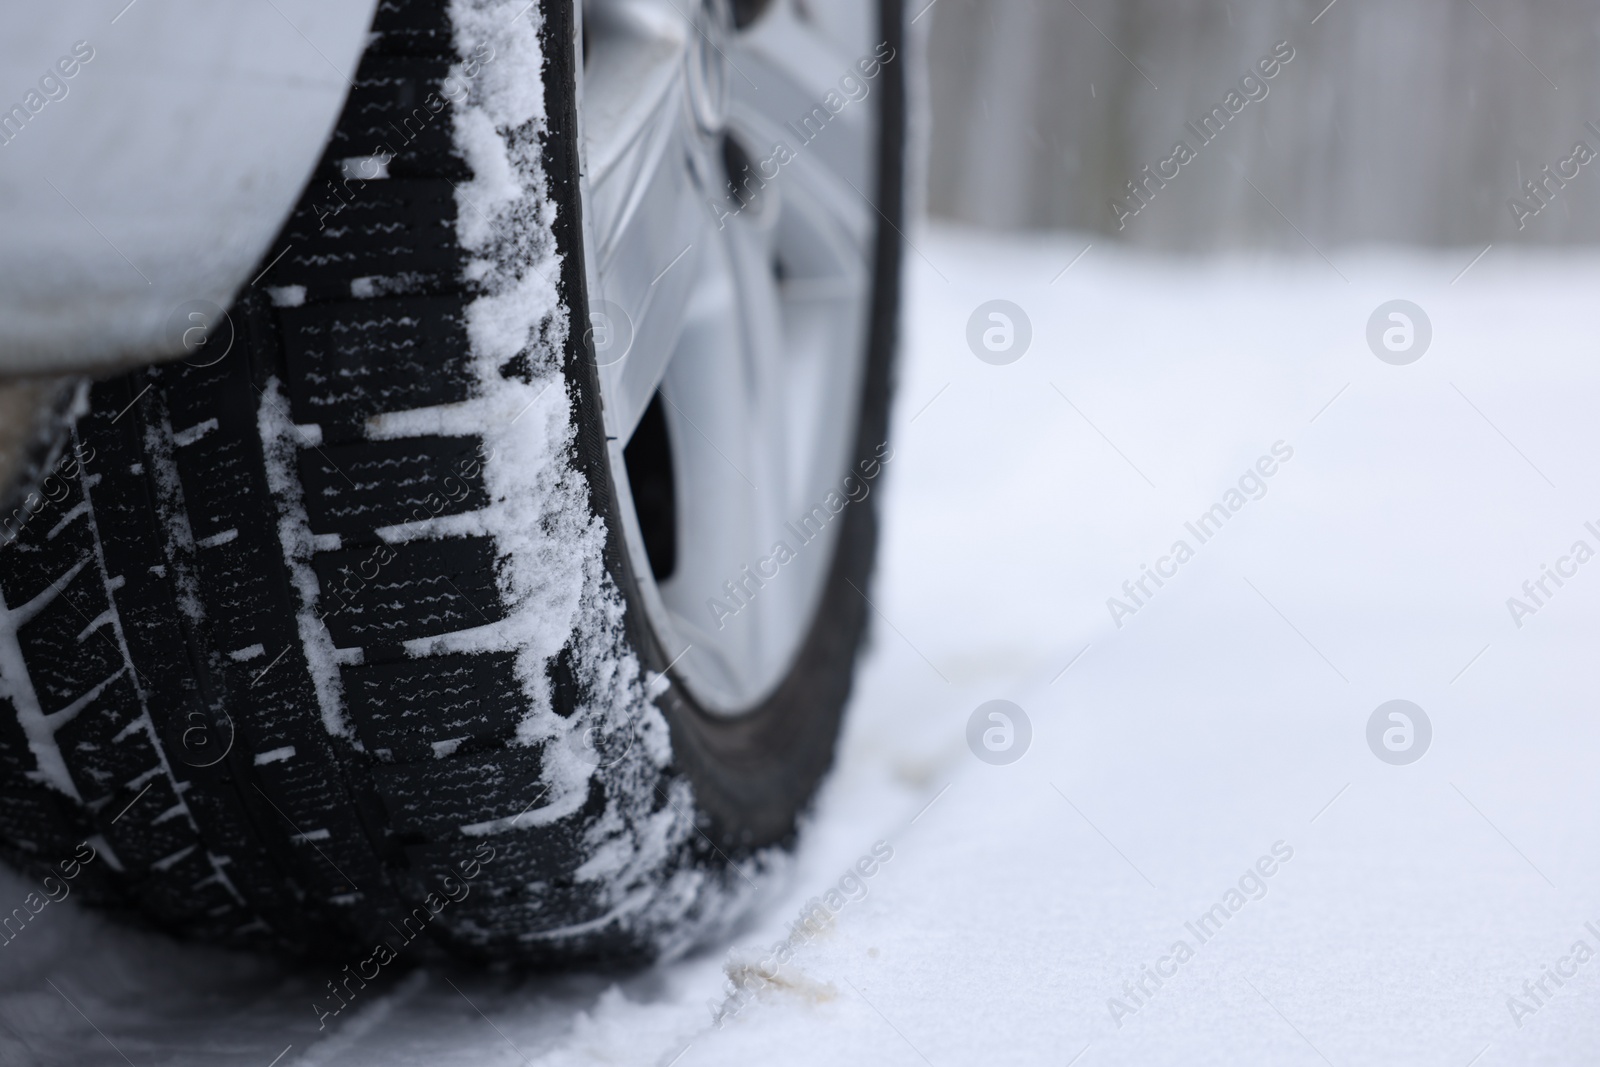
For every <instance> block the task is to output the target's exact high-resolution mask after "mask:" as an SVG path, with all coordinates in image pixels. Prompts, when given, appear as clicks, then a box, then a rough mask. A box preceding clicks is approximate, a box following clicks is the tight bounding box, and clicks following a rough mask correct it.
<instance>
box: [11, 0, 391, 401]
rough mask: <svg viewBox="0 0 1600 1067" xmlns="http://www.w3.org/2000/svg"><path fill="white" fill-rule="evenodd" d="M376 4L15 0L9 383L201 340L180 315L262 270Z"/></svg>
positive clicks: (172, 350)
mask: <svg viewBox="0 0 1600 1067" xmlns="http://www.w3.org/2000/svg"><path fill="white" fill-rule="evenodd" d="M375 7H376V0H134V2H133V3H132V4H128V3H127V0H95V2H85V0H50V2H49V3H38V4H26V5H23V4H15V5H8V9H7V11H6V27H5V32H4V33H3V34H0V377H5V376H11V375H19V374H41V373H43V374H58V373H65V372H76V371H85V370H100V369H108V368H111V367H114V366H117V365H122V364H128V363H135V362H140V361H148V360H152V359H159V358H163V357H170V356H174V355H180V354H182V347H181V342H180V338H181V332H182V331H181V330H179V331H177V332H176V333H175V332H174V331H173V330H172V328H171V327H170V326H169V318H171V316H172V314H173V312H174V310H175V309H177V308H178V307H179V306H180V305H182V304H184V303H187V302H190V301H195V300H202V301H208V302H210V303H213V304H216V305H219V306H222V307H226V306H227V305H228V303H229V302H230V301H231V299H232V298H233V296H234V294H235V292H236V291H237V290H238V289H239V287H240V286H242V285H244V284H246V283H248V282H249V281H250V280H251V276H252V274H253V273H254V272H255V271H256V270H257V269H259V264H260V261H261V259H262V257H263V256H264V255H265V254H266V253H267V252H268V251H269V247H268V246H269V243H270V242H271V241H272V239H273V237H274V236H275V235H276V233H277V232H278V230H279V228H280V227H281V226H282V224H283V222H284V220H285V219H286V218H287V216H288V213H289V211H290V209H291V208H292V207H293V205H294V202H295V200H296V199H297V197H298V196H299V193H300V191H301V189H302V188H303V187H304V185H305V182H306V180H307V178H308V177H309V176H310V175H311V172H312V170H313V168H314V167H315V165H316V163H317V160H318V159H319V157H320V156H321V154H322V152H323V148H324V146H325V144H326V142H327V139H328V135H329V133H330V132H331V130H332V128H333V124H334V122H335V120H336V119H337V117H338V115H339V111H340V108H341V106H342V104H343V102H344V99H345V96H346V94H347V93H348V91H349V89H350V83H351V79H353V77H354V75H355V69H356V65H357V63H358V61H359V59H360V55H361V51H362V48H363V47H364V45H365V43H366V39H367V31H368V27H369V26H370V25H371V22H372V14H373V10H374V8H375ZM75 47H76V49H77V53H76V58H77V62H76V64H74V62H73V59H74V58H75V57H74V48H75ZM86 54H87V55H89V58H88V59H87V61H86V62H85V61H83V59H82V57H83V56H85V55H86ZM64 58H65V59H67V60H68V62H66V63H65V64H61V63H60V61H61V60H63V59H64ZM74 66H75V67H76V69H74ZM67 70H73V73H72V76H71V77H66V76H65V73H64V72H65V71H67ZM14 108H20V109H21V114H22V115H25V116H26V118H25V119H24V118H22V117H21V116H20V115H19V114H18V112H16V111H14V110H13V109H14Z"/></svg>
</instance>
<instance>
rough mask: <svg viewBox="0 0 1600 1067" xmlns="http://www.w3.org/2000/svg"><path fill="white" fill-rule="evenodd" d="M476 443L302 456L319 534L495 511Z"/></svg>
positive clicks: (423, 440) (426, 441)
mask: <svg viewBox="0 0 1600 1067" xmlns="http://www.w3.org/2000/svg"><path fill="white" fill-rule="evenodd" d="M479 449H480V444H479V439H478V438H476V437H411V438H403V439H401V440H397V441H365V442H361V443H358V444H349V445H329V446H327V447H324V448H312V449H306V450H304V451H302V452H301V453H300V484H301V486H302V488H303V490H304V492H305V502H306V509H307V511H308V513H309V515H310V521H311V529H312V530H313V531H314V532H316V533H336V534H346V535H348V534H370V533H371V532H372V531H373V530H375V529H377V528H379V527H380V526H394V525H398V524H400V523H406V522H414V521H418V520H424V519H431V518H437V517H440V516H444V515H459V514H463V513H465V512H469V511H477V510H479V509H480V508H484V507H487V506H488V504H489V493H488V490H487V489H486V488H485V487H484V484H483V474H482V471H481V464H480V463H479V462H478V461H477V460H476V459H475V457H476V456H477V455H478V452H479Z"/></svg>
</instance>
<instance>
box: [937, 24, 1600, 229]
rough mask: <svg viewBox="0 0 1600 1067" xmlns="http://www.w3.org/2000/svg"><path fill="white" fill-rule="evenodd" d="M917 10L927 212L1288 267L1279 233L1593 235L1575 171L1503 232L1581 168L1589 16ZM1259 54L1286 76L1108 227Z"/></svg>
mask: <svg viewBox="0 0 1600 1067" xmlns="http://www.w3.org/2000/svg"><path fill="white" fill-rule="evenodd" d="M922 3H926V0H914V3H913V7H914V8H915V7H920V6H921V4H922ZM925 10H926V14H925V15H924V17H925V18H927V19H931V20H932V26H931V28H930V30H929V32H930V34H931V42H930V46H929V58H930V63H929V72H930V79H931V88H932V103H933V129H932V143H931V153H932V158H931V166H930V172H929V189H928V191H929V207H930V210H931V211H932V213H933V214H934V215H935V216H936V217H943V218H949V219H956V220H962V221H966V222H971V223H979V224H982V225H985V226H994V227H1001V228H1004V229H1024V228H1038V227H1049V228H1068V229H1074V230H1085V231H1093V232H1098V233H1103V234H1107V235H1111V234H1115V235H1116V237H1117V238H1118V239H1120V240H1123V241H1127V242H1130V243H1132V244H1136V245H1140V246H1144V247H1148V248H1159V249H1175V250H1184V251H1198V250H1207V249H1219V248H1233V247H1267V248H1281V249H1288V250H1295V249H1296V248H1297V246H1298V248H1299V250H1304V246H1303V239H1302V237H1301V236H1299V235H1297V234H1296V232H1295V228H1298V229H1299V230H1300V231H1302V233H1303V234H1304V239H1305V240H1309V241H1311V242H1315V243H1316V244H1317V245H1319V246H1320V245H1325V244H1348V243H1357V242H1360V243H1367V242H1371V243H1389V244H1392V243H1407V244H1426V245H1441V244H1443V245H1471V244H1474V243H1477V244H1479V245H1482V244H1483V243H1484V242H1488V241H1499V240H1508V239H1512V238H1515V239H1516V240H1519V241H1525V242H1531V243H1540V244H1565V243H1575V242H1589V241H1594V240H1595V239H1596V238H1597V237H1600V181H1597V180H1595V178H1594V176H1593V175H1591V174H1590V173H1589V170H1590V169H1591V168H1589V167H1583V168H1582V169H1581V172H1580V173H1579V175H1578V176H1577V178H1576V179H1575V180H1573V181H1570V182H1568V183H1567V184H1566V187H1565V188H1559V189H1558V188H1557V187H1556V186H1555V185H1554V184H1551V185H1549V186H1547V188H1549V189H1552V190H1555V192H1554V195H1553V196H1549V197H1548V198H1549V199H1550V200H1552V203H1551V204H1550V206H1549V207H1548V208H1545V209H1543V210H1541V211H1539V212H1538V214H1537V217H1533V218H1527V219H1525V220H1524V221H1525V223H1526V224H1525V226H1524V227H1523V228H1522V229H1520V230H1519V228H1518V219H1517V216H1516V215H1515V214H1514V213H1513V212H1512V211H1511V209H1510V208H1508V206H1507V200H1508V199H1510V198H1513V197H1518V198H1521V199H1522V200H1523V201H1524V202H1525V203H1526V204H1527V205H1528V206H1529V207H1530V208H1533V207H1537V206H1538V202H1537V201H1535V200H1532V199H1531V198H1530V196H1529V193H1528V192H1527V190H1526V189H1524V183H1525V182H1527V181H1529V180H1531V179H1535V178H1539V177H1542V175H1541V174H1540V171H1541V168H1543V167H1545V166H1549V167H1550V168H1551V169H1552V170H1555V169H1556V168H1557V165H1558V163H1560V162H1561V161H1563V160H1566V159H1568V158H1569V157H1571V155H1572V149H1573V145H1574V143H1575V142H1577V141H1579V140H1583V141H1586V142H1587V143H1588V145H1589V146H1590V147H1591V148H1593V149H1596V150H1600V135H1597V134H1596V133H1594V132H1593V131H1591V130H1588V129H1586V128H1585V125H1584V124H1585V122H1589V121H1595V122H1596V123H1597V124H1600V106H1596V105H1595V104H1594V101H1595V99H1596V89H1597V88H1600V64H1597V63H1596V62H1595V55H1596V44H1597V42H1600V7H1597V6H1596V5H1594V4H1592V3H1584V2H1582V0H1540V2H1539V3H1536V4H1528V3H1517V2H1512V0H1459V2H1450V3H1441V2H1439V0H1384V2H1382V3H1372V2H1369V0H1336V2H1335V3H1333V4H1332V5H1331V6H1330V5H1329V4H1328V0H936V3H935V4H934V5H933V6H932V7H931V8H930V9H925ZM1313 19H1315V20H1316V21H1315V23H1314V24H1313ZM1280 41H1287V42H1289V44H1290V46H1291V47H1292V48H1293V50H1294V58H1293V60H1292V61H1290V62H1289V63H1287V64H1286V65H1284V66H1283V68H1282V70H1281V72H1280V73H1279V74H1278V75H1277V76H1276V77H1275V78H1273V79H1271V81H1270V82H1268V83H1267V86H1268V90H1269V91H1268V94H1267V96H1266V97H1265V98H1263V99H1261V100H1260V101H1257V102H1252V103H1249V104H1248V105H1247V106H1246V107H1244V108H1243V110H1242V111H1241V112H1240V113H1239V114H1238V115H1237V116H1235V117H1234V118H1233V119H1232V121H1230V122H1229V123H1228V125H1227V127H1226V129H1225V130H1224V132H1222V133H1221V134H1220V135H1219V136H1218V137H1216V139H1215V140H1214V141H1213V142H1212V143H1211V144H1209V145H1206V146H1205V147H1204V148H1203V149H1201V151H1200V153H1199V155H1200V158H1199V159H1197V160H1196V161H1194V162H1193V163H1191V164H1190V165H1188V166H1185V167H1183V168H1182V173H1181V176H1180V177H1179V178H1178V179H1176V180H1175V181H1172V182H1169V183H1168V185H1167V187H1166V188H1165V189H1161V190H1159V191H1158V193H1157V195H1156V196H1155V198H1154V200H1153V202H1152V203H1151V205H1150V206H1149V208H1147V209H1146V210H1144V211H1142V212H1141V213H1140V214H1139V215H1138V217H1137V218H1135V219H1129V220H1127V224H1126V227H1125V228H1124V229H1122V230H1121V231H1120V232H1119V231H1118V227H1117V215H1116V213H1115V212H1114V211H1113V210H1112V209H1111V208H1110V207H1109V206H1108V205H1109V203H1110V201H1111V200H1112V198H1113V197H1118V196H1124V197H1125V196H1126V183H1127V182H1128V181H1129V180H1130V179H1133V178H1136V177H1138V172H1139V170H1140V168H1141V167H1143V166H1145V165H1147V164H1148V165H1151V166H1152V167H1154V166H1155V164H1156V163H1157V162H1158V161H1160V160H1163V159H1166V158H1168V157H1169V156H1171V154H1172V149H1173V145H1174V143H1175V142H1176V141H1177V140H1179V139H1187V140H1188V141H1189V142H1190V144H1191V145H1192V146H1194V145H1197V144H1198V138H1196V137H1195V136H1193V134H1191V133H1190V132H1189V131H1188V130H1187V129H1186V128H1185V123H1186V122H1189V121H1192V122H1195V123H1197V124H1198V122H1199V120H1200V119H1201V118H1202V117H1203V116H1204V115H1205V114H1206V113H1207V112H1208V111H1209V110H1210V109H1211V108H1212V107H1214V106H1217V105H1218V104H1220V103H1221V102H1222V100H1223V97H1224V95H1225V94H1226V93H1227V92H1228V91H1229V90H1230V89H1236V86H1237V83H1238V81H1239V79H1240V78H1241V76H1243V75H1244V74H1246V73H1249V72H1250V71H1251V69H1252V67H1253V66H1254V64H1255V63H1256V62H1257V60H1258V59H1260V58H1261V57H1263V56H1266V55H1268V54H1269V53H1270V52H1271V50H1272V47H1273V46H1274V45H1275V44H1276V43H1277V42H1280ZM1568 173H1569V174H1570V173H1571V168H1569V169H1568ZM1252 182H1253V183H1254V184H1255V186H1256V187H1257V189H1258V190H1259V192H1258V191H1257V190H1256V189H1252V188H1251V186H1250V184H1249V183H1252ZM1269 199H1270V201H1271V203H1270V204H1269V203H1268V200H1269ZM1274 206H1275V207H1276V210H1274ZM1279 211H1281V212H1282V216H1280V215H1279V214H1278V212H1279ZM1286 220H1287V221H1290V222H1292V224H1293V225H1292V227H1291V226H1290V225H1288V224H1286Z"/></svg>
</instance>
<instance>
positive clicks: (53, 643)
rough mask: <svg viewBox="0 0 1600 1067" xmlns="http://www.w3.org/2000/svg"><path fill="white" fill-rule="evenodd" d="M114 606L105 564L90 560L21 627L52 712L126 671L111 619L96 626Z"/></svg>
mask: <svg viewBox="0 0 1600 1067" xmlns="http://www.w3.org/2000/svg"><path fill="white" fill-rule="evenodd" d="M109 606H110V605H109V602H108V601H107V599H106V585H105V582H104V580H103V579H102V578H101V576H100V568H99V567H98V566H96V565H95V563H94V561H93V560H90V561H89V562H88V564H87V565H85V566H84V567H83V569H82V570H80V571H78V574H77V576H76V577H74V578H73V579H72V581H70V582H68V583H66V584H65V585H64V586H62V587H61V590H60V592H59V593H57V595H56V597H55V599H54V600H52V601H50V603H48V604H46V605H45V606H44V608H43V609H41V610H40V612H39V614H37V615H35V616H34V617H33V618H32V619H29V620H28V622H27V623H25V624H24V625H23V626H22V627H21V628H20V629H19V630H18V631H17V641H18V643H19V644H20V645H21V646H22V655H23V658H24V659H25V660H26V662H27V664H28V675H29V677H30V678H31V679H32V681H33V688H34V692H35V693H36V694H37V695H38V698H39V706H40V708H41V709H42V710H43V711H44V713H45V714H46V715H49V714H51V713H52V712H57V711H60V710H61V709H62V708H64V707H66V706H67V705H68V704H71V703H72V702H73V701H75V700H78V699H79V698H81V697H83V696H85V695H87V694H88V693H89V692H90V691H91V690H92V689H94V687H95V686H98V685H100V684H101V683H102V682H105V681H106V680H107V679H109V678H110V677H111V676H112V675H114V674H116V673H117V672H118V671H120V670H122V669H123V666H124V664H123V659H122V650H121V649H120V648H119V647H118V646H117V642H116V637H115V631H114V630H113V629H112V626H111V623H110V622H100V623H99V624H98V625H95V622H96V620H99V619H101V618H102V617H103V616H104V615H105V612H106V609H107V608H108V607H109ZM80 635H81V640H80Z"/></svg>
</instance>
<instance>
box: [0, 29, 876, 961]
mask: <svg viewBox="0 0 1600 1067" xmlns="http://www.w3.org/2000/svg"><path fill="white" fill-rule="evenodd" d="M901 20H902V13H901V11H900V10H899V8H898V6H897V4H896V3H895V2H894V0H883V2H882V3H880V4H878V5H876V6H874V5H872V4H868V3H863V2H860V0H848V2H838V3H821V2H818V0H808V2H806V3H801V2H800V0H771V2H767V3H760V2H750V0H732V2H730V0H586V2H582V3H574V2H573V0H538V2H535V3H532V4H529V3H528V0H510V2H500V0H448V2H446V0H382V2H381V3H380V4H379V5H378V13H377V16H376V22H375V25H374V27H373V29H374V33H373V36H372V43H371V45H370V46H369V48H368V51H367V53H366V54H365V56H364V57H363V59H362V62H361V66H360V69H359V73H358V75H357V77H356V80H355V83H354V87H353V89H352V91H351V94H350V97H349V100H348V101H347V103H346V106H345V109H344V112H343V115H342V116H341V118H340V119H339V122H338V125H337V127H336V129H335V130H334V132H333V134H332V137H331V140H330V143H329V146H328V149H327V152H326V154H325V157H324V160H323V162H322V164H321V165H320V166H319V169H318V171H317V173H316V175H315V176H314V178H313V179H312V181H311V182H310V184H309V186H308V188H307V190H306V192H305V194H304V195H303V197H302V199H301V201H300V202H299V204H298V206H297V207H296V209H295V211H294V213H293V214H292V216H291V218H290V220H289V221H288V222H287V224H286V225H285V227H284V230H283V232H282V234H281V235H280V237H279V239H278V240H277V242H276V243H275V244H274V246H273V248H272V251H271V253H270V254H269V256H268V257H267V258H266V259H265V260H264V261H263V263H262V268H261V276H260V277H259V278H257V279H256V280H255V281H254V282H252V283H251V284H250V285H249V286H248V287H246V289H245V290H244V291H243V292H242V293H241V294H240V295H239V296H238V298H237V299H236V301H235V303H234V305H233V307H232V308H230V309H228V311H227V312H226V313H225V314H224V313H223V312H222V311H221V310H220V309H209V308H200V307H195V308H188V307H185V308H180V309H175V318H174V322H175V327H174V328H175V329H176V330H177V331H178V332H179V333H180V334H182V336H183V337H184V339H185V343H186V344H188V346H189V349H190V356H189V358H188V359H187V360H184V361H179V362H174V363H171V364H166V365H161V366H157V367H151V368H147V369H142V370H139V371H136V372H134V373H131V374H127V375H125V376H123V377H119V378H115V379H111V380H106V381H99V382H95V383H92V384H86V385H84V386H83V387H82V388H81V389H80V390H79V392H78V394H77V398H76V401H75V404H74V406H73V407H72V408H71V409H70V411H69V422H70V425H71V429H70V432H69V433H67V434H66V435H65V436H64V437H63V438H62V439H61V440H60V442H59V444H58V445H57V446H56V452H55V454H54V455H53V456H51V457H47V458H46V459H45V460H41V461H40V462H38V463H36V464H35V467H37V468H38V469H39V470H40V471H45V470H48V471H50V472H51V473H52V476H53V477H54V478H55V482H54V489H53V490H52V494H48V495H46V496H45V497H42V498H41V499H43V500H44V503H42V504H41V505H40V506H39V507H38V508H37V509H36V510H35V511H31V512H29V513H28V515H27V517H26V521H24V522H21V523H18V524H15V525H14V528H13V527H8V529H7V531H6V532H5V534H4V535H0V536H3V540H4V541H5V543H4V545H3V547H0V598H3V599H0V844H3V847H4V849H5V851H6V853H7V854H8V856H9V857H10V858H11V859H12V860H13V861H14V862H16V863H17V864H19V865H20V866H22V867H23V868H25V869H27V870H30V871H32V872H34V873H35V874H37V875H39V876H41V877H42V876H43V875H45V874H47V873H51V872H60V871H63V870H64V869H65V867H64V866H63V864H64V863H66V862H72V863H73V864H74V866H75V867H76V868H77V874H76V877H77V882H76V883H75V886H76V888H78V889H79V890H80V891H81V892H82V893H83V894H84V895H86V896H87V897H89V898H90V899H93V900H96V901H97V902H99V903H101V904H103V905H105V906H108V907H113V908H117V909H121V910H125V911H127V912H130V913H136V914H139V915H142V916H144V917H145V918H146V919H147V920H149V921H151V922H153V923H155V924H156V925H158V926H160V927H162V928H165V929H168V930H170V931H173V932H175V933H178V934H180V935H183V936H186V937H191V938H196V939H201V940H205V941H211V942H216V943H222V944H227V945H235V946H246V947H266V948H272V949H275V950H278V951H283V952H287V953H291V954H299V955H319V956H327V957H331V958H333V959H335V960H344V961H346V962H351V961H356V960H360V959H363V958H367V957H370V955H371V954H372V953H373V952H374V949H375V946H377V945H379V944H380V943H381V944H385V945H387V946H389V948H390V949H391V950H392V951H393V952H396V953H398V952H401V951H404V952H406V953H407V954H408V955H409V956H410V957H411V958H413V959H418V960H421V959H426V958H429V957H431V956H438V955H452V956H456V957H461V958H469V959H478V960H485V961H511V962H516V963H519V964H528V965H552V964H562V963H570V962H574V961H582V960H593V959H606V960H627V959H648V958H655V957H660V956H662V955H667V954H671V953H674V952H677V951H681V950H682V949H683V948H684V947H685V946H688V945H690V944H692V943H694V942H695V941H696V940H698V939H701V938H704V937H706V936H708V935H710V934H712V933H714V932H715V931H717V930H719V929H722V928H724V927H725V926H726V925H727V924H728V923H729V922H731V921H732V920H733V919H734V918H735V917H736V916H737V913H738V910H739V907H740V906H741V904H742V903H743V902H745V901H746V900H748V899H749V898H750V897H751V896H752V894H753V892H754V885H755V880H756V879H757V877H758V874H757V872H758V871H760V870H762V869H764V868H766V867H769V866H770V865H771V861H772V860H773V859H774V858H775V857H776V856H777V855H779V852H778V851H777V850H779V849H781V848H782V847H783V846H785V845H786V844H787V843H788V842H789V841H790V840H791V839H792V837H793V834H794V831H795V826H796V819H797V817H798V815H799V813H800V812H801V811H802V809H803V807H804V805H805V804H806V803H807V801H808V800H809V798H810V797H811V795H812V793H813V791H814V790H815V787H816V785H817V783H818V781H819V779H820V778H821V776H822V774H823V773H824V772H825V770H826V769H827V767H828V765H829V762H830V760H831V757H832V750H833V745H834V741H835V737H836V735H837V731H838V725H839V720H840V714H841V711H842V708H843V705H844V703H845V700H846V698H847V695H848V693H849V688H850V679H851V672H852V665H853V660H854V657H855V653H856V649H857V646H858V643H859V640H860V638H861V635H862V632H863V629H864V626H865V621H866V612H867V603H866V601H865V595H866V592H867V581H868V576H869V572H870V569H871V565H872V558H873V551H874V544H875V538H876V533H875V531H876V527H875V517H874V508H875V505H876V502H877V494H876V489H877V487H878V485H879V484H881V479H882V478H883V477H884V470H885V467H886V465H888V464H889V463H890V461H891V460H892V451H891V450H890V449H889V447H888V445H887V444H886V442H885V438H886V425H887V404H888V396H889V376H890V370H891V362H892V355H893V351H894V343H895V315H896V308H897V302H898V265H899V241H900V237H899V236H898V229H897V226H898V220H899V218H900V213H901V180H902V174H901V149H902V145H903V140H904V116H905V106H904V100H905V96H904V77H903V75H904V67H905V62H904V59H903V58H902V56H901V52H902V51H903V45H902V41H901V32H902V24H901ZM241 135H243V134H241ZM190 330H197V331H198V332H195V333H193V334H192V335H191V333H189V332H186V331H190ZM780 546H782V547H781V548H780ZM89 854H92V858H91V859H88V860H85V859H84V857H85V855H89ZM75 857H76V858H75ZM57 876H59V873H58V874H57Z"/></svg>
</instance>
